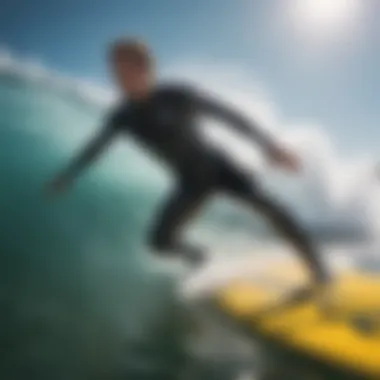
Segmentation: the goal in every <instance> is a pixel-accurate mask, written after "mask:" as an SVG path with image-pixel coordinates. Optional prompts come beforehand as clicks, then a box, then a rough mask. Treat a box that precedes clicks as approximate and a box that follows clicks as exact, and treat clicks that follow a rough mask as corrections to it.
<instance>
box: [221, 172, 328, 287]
mask: <svg viewBox="0 0 380 380" xmlns="http://www.w3.org/2000/svg"><path fill="white" fill-rule="evenodd" d="M223 186H224V188H225V190H227V191H228V192H229V193H231V194H232V195H234V196H235V197H236V198H237V199H238V200H241V201H244V202H245V203H248V204H249V205H250V206H252V207H253V208H254V209H255V210H257V211H259V212H260V213H261V214H262V215H264V216H265V217H266V218H267V219H269V221H270V222H271V223H272V225H273V226H274V227H275V229H276V230H277V232H278V233H280V234H281V235H282V236H284V237H285V238H286V239H287V240H289V241H290V242H291V243H292V244H293V245H294V246H295V248H296V249H297V251H298V252H300V253H301V255H302V259H303V260H304V262H306V264H307V265H308V267H309V268H310V270H311V271H312V274H313V275H314V278H315V280H316V281H317V282H319V283H322V282H323V283H325V282H327V281H328V280H329V274H328V271H327V268H325V265H324V263H323V261H322V257H321V254H320V252H319V251H318V250H317V249H316V247H315V244H314V243H313V241H312V239H311V237H310V236H309V234H308V233H307V232H306V231H305V230H304V229H303V227H302V225H301V224H300V223H298V222H297V221H296V219H295V217H294V216H293V215H292V214H291V213H290V212H289V211H288V210H287V209H286V208H285V207H283V206H282V205H280V204H279V203H277V202H276V201H275V200H273V199H270V198H269V197H268V196H267V195H266V194H265V193H264V192H263V191H262V190H260V189H259V186H257V185H255V184H254V183H252V181H251V180H250V179H249V178H247V177H246V176H245V175H244V174H243V173H240V172H239V171H238V170H236V171H235V170H234V169H233V168H227V169H226V170H225V174H224V176H223Z"/></svg>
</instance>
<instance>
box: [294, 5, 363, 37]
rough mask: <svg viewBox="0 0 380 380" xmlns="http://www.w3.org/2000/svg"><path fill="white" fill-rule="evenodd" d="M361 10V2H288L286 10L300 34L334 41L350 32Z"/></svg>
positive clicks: (359, 16)
mask: <svg viewBox="0 0 380 380" xmlns="http://www.w3.org/2000/svg"><path fill="white" fill-rule="evenodd" d="M362 8H363V2H362V0H290V4H289V9H288V10H289V12H290V15H291V22H292V24H293V26H294V27H296V28H297V29H298V31H299V32H300V33H305V34H307V35H309V36H313V37H318V38H322V37H326V38H329V39H334V37H338V38H340V37H342V35H344V34H347V33H350V32H351V31H352V28H353V27H355V26H356V25H357V23H358V21H359V19H360V18H361V11H362Z"/></svg>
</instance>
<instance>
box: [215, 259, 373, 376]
mask: <svg viewBox="0 0 380 380" xmlns="http://www.w3.org/2000/svg"><path fill="white" fill-rule="evenodd" d="M306 281H307V276H306V275H305V274H303V273H302V269H300V268H297V267H286V266H284V265H279V266H278V267H276V268H272V269H271V270H269V271H267V272H266V273H265V275H264V276H263V277H262V280H261V281H257V279H256V280H255V281H249V280H247V279H244V280H239V279H235V280H233V281H230V282H228V283H227V284H225V285H223V286H221V287H220V288H219V289H217V290H216V292H215V293H214V296H213V298H214V299H213V301H214V303H215V304H216V305H217V307H218V309H220V310H221V311H222V312H223V313H224V314H226V315H227V316H228V317H230V318H231V319H233V320H234V321H235V322H237V323H239V324H241V325H242V326H244V331H245V332H247V331H248V333H249V332H252V334H253V335H255V336H261V337H263V338H268V339H270V340H271V341H275V342H278V343H279V344H281V345H283V346H285V347H286V348H289V349H291V350H293V351H296V352H298V353H300V354H301V355H304V356H307V357H309V358H311V359H316V360H317V361H319V362H323V363H326V364H328V365H331V366H334V367H339V368H343V369H344V370H347V371H349V372H354V373H356V374H358V375H359V376H364V377H368V378H375V379H379V378H380V274H365V273H359V272H355V271H351V272H348V271H347V272H346V273H342V274H340V275H339V277H338V278H337V279H336V282H335V283H334V285H332V286H331V289H329V293H330V294H331V295H332V297H331V301H330V302H332V305H331V306H332V310H333V312H332V313H331V314H330V313H329V312H327V313H326V310H324V309H323V308H321V307H320V304H319V302H318V301H317V298H316V297H311V298H308V299H304V300H303V301H300V302H295V303H288V304H287V297H289V296H290V295H291V294H292V292H293V291H294V290H295V289H297V288H298V287H300V286H301V285H302V284H305V283H306ZM278 305H280V307H277V306H278ZM286 305H287V306H286Z"/></svg>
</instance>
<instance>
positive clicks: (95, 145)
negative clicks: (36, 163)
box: [60, 119, 117, 180]
mask: <svg viewBox="0 0 380 380" xmlns="http://www.w3.org/2000/svg"><path fill="white" fill-rule="evenodd" d="M116 133H117V128H116V126H115V124H114V122H113V120H112V119H111V121H109V122H107V123H106V125H105V126H104V127H103V129H102V130H101V131H100V132H99V133H98V134H97V135H96V136H95V137H93V138H92V139H91V140H90V141H89V142H88V143H87V145H85V147H84V148H83V149H82V150H81V151H80V152H79V153H78V154H77V156H76V157H74V159H73V160H72V161H71V162H70V164H69V165H68V166H67V167H66V168H65V169H64V170H63V172H62V173H61V175H60V177H62V178H64V179H68V180H71V179H73V178H75V177H76V176H77V175H78V174H79V173H80V172H81V171H82V170H84V169H85V168H86V167H88V166H89V165H90V164H91V163H92V162H93V161H94V160H95V159H96V158H97V157H98V156H99V154H100V153H101V152H103V151H104V150H105V149H106V148H107V146H108V145H109V143H110V142H111V140H112V139H113V137H114V136H115V135H116Z"/></svg>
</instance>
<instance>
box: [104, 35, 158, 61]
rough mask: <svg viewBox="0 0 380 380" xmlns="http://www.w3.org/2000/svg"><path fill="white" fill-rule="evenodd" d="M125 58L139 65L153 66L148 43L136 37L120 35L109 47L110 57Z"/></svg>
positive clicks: (115, 58)
mask: <svg viewBox="0 0 380 380" xmlns="http://www.w3.org/2000/svg"><path fill="white" fill-rule="evenodd" d="M120 58H121V59H126V60H128V61H131V62H133V63H136V64H137V65H139V66H143V67H146V68H150V67H151V66H153V61H154V59H153V56H152V53H151V51H150V48H149V47H148V45H147V44H146V43H145V42H143V41H142V40H140V39H138V38H132V37H122V38H119V39H117V40H115V41H114V42H113V43H112V44H111V47H110V59H111V60H117V59H120Z"/></svg>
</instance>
